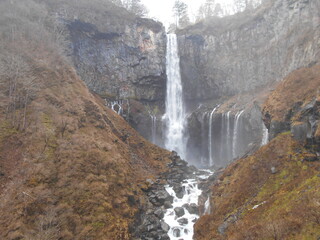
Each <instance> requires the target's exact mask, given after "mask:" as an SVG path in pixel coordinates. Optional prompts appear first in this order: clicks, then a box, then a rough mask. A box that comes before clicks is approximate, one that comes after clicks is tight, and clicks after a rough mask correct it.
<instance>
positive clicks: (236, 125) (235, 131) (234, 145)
mask: <svg viewBox="0 0 320 240" xmlns="http://www.w3.org/2000/svg"><path fill="white" fill-rule="evenodd" d="M243 112H244V110H243V111H241V112H238V113H237V114H236V116H235V123H234V129H233V142H232V157H233V158H235V157H237V141H238V134H239V119H240V117H241V115H242V113H243Z"/></svg>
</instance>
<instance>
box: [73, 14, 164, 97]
mask: <svg viewBox="0 0 320 240" xmlns="http://www.w3.org/2000/svg"><path fill="white" fill-rule="evenodd" d="M108 17H111V18H112V17H114V16H112V15H111V16H108ZM114 22H116V21H114ZM68 29H69V31H70V36H71V43H72V51H73V54H72V58H73V61H74V64H75V67H76V69H77V71H78V73H79V75H80V76H81V77H82V78H83V80H84V81H85V83H86V84H87V86H88V87H89V88H90V89H91V90H93V91H94V92H96V93H98V94H99V95H101V96H104V97H107V98H111V99H129V98H133V99H138V100H144V101H159V100H163V99H164V98H165V95H164V94H165V86H166V74H165V50H166V36H165V32H164V28H163V26H162V25H161V24H160V23H158V22H154V21H153V20H147V19H142V18H134V19H133V20H130V21H128V22H127V23H125V24H122V23H121V24H119V23H118V24H115V25H107V26H106V27H105V29H104V30H103V31H100V30H99V29H98V28H97V27H96V26H95V25H93V24H90V23H85V22H81V21H72V22H69V23H68Z"/></svg>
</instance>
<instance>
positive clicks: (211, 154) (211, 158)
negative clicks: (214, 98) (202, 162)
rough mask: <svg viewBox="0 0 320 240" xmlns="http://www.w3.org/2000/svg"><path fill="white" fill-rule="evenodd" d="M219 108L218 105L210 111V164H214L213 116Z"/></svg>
mask: <svg viewBox="0 0 320 240" xmlns="http://www.w3.org/2000/svg"><path fill="white" fill-rule="evenodd" d="M216 110H217V107H215V108H214V109H213V110H212V112H211V113H210V117H209V136H208V140H209V141H208V142H209V144H208V150H209V164H210V166H212V165H213V151H212V149H213V146H212V142H213V141H212V117H213V114H214V112H215V111H216Z"/></svg>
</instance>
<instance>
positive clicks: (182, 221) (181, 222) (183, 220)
mask: <svg viewBox="0 0 320 240" xmlns="http://www.w3.org/2000/svg"><path fill="white" fill-rule="evenodd" d="M188 222H189V221H188V219H186V218H181V219H179V220H178V223H179V224H180V225H187V224H188Z"/></svg>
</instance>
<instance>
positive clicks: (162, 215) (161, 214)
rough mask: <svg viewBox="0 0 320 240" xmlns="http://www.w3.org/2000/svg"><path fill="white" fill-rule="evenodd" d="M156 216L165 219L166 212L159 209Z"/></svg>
mask: <svg viewBox="0 0 320 240" xmlns="http://www.w3.org/2000/svg"><path fill="white" fill-rule="evenodd" d="M154 215H156V216H157V217H158V218H160V219H162V218H163V217H164V212H163V210H162V209H157V210H156V211H155V212H154Z"/></svg>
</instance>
